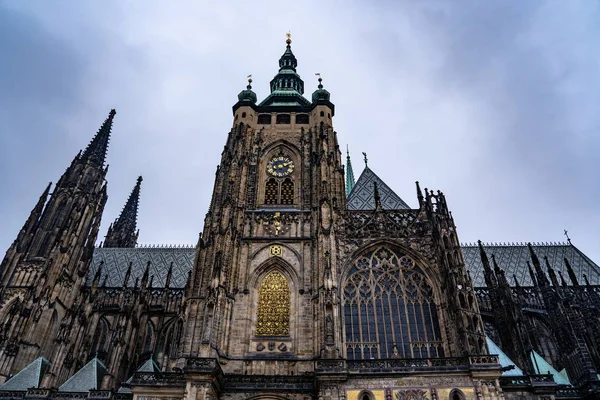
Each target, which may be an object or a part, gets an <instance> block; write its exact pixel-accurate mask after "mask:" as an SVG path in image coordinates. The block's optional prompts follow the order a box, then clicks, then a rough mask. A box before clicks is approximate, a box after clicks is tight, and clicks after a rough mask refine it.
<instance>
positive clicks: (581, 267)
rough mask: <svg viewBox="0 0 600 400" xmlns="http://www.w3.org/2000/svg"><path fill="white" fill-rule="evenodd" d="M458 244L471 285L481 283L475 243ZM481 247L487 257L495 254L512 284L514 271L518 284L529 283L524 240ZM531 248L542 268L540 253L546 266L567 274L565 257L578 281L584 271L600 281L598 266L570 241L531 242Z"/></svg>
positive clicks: (589, 276) (527, 259)
mask: <svg viewBox="0 0 600 400" xmlns="http://www.w3.org/2000/svg"><path fill="white" fill-rule="evenodd" d="M461 247H462V252H463V256H464V258H465V264H466V266H467V269H468V270H469V271H470V273H471V278H472V279H473V285H474V286H475V287H485V286H486V285H485V279H484V277H483V265H482V263H481V257H480V255H479V248H478V247H477V245H476V244H467V245H462V246H461ZM483 247H484V249H485V252H486V253H487V255H488V257H491V255H492V254H494V255H495V256H496V261H497V262H498V266H499V267H500V268H502V269H503V270H504V271H505V272H506V277H507V278H508V280H509V282H510V283H511V284H512V285H514V284H515V282H514V279H513V274H514V275H516V277H517V280H518V281H519V284H520V285H521V286H533V283H532V282H531V277H530V276H529V270H528V268H527V261H529V262H530V263H531V257H530V254H529V249H528V248H527V245H526V244H524V243H521V244H485V245H484V246H483ZM533 250H534V251H535V254H536V255H537V256H538V258H539V259H540V262H541V263H542V268H543V269H544V271H545V270H546V265H545V262H544V256H546V257H548V261H549V263H550V266H552V268H553V269H554V270H555V271H556V272H557V274H558V271H561V272H562V274H563V275H564V276H565V278H568V274H567V268H566V266H565V264H564V261H563V258H565V257H566V258H567V259H568V260H569V262H570V263H571V267H573V270H574V271H575V275H576V276H577V279H578V280H579V283H581V284H583V283H584V282H585V281H584V279H583V275H584V274H585V275H587V277H588V280H589V281H590V283H591V284H592V285H598V284H600V267H598V265H596V263H594V262H593V261H592V260H590V259H589V258H588V257H587V256H586V255H585V254H583V253H582V252H581V251H579V249H577V248H576V247H575V246H573V245H572V244H568V243H554V244H534V245H533ZM569 283H570V282H569Z"/></svg>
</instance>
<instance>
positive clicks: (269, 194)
mask: <svg viewBox="0 0 600 400" xmlns="http://www.w3.org/2000/svg"><path fill="white" fill-rule="evenodd" d="M278 203H279V184H278V183H277V181H276V180H275V179H274V178H271V179H269V180H268V181H267V185H266V186H265V204H278Z"/></svg>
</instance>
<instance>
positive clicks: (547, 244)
mask: <svg viewBox="0 0 600 400" xmlns="http://www.w3.org/2000/svg"><path fill="white" fill-rule="evenodd" d="M527 243H531V245H532V246H533V247H567V246H572V245H571V244H569V243H567V242H484V243H482V245H483V246H487V247H525V246H527ZM460 246H461V247H477V246H478V245H477V243H475V242H464V243H460Z"/></svg>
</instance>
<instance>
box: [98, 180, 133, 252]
mask: <svg viewBox="0 0 600 400" xmlns="http://www.w3.org/2000/svg"><path fill="white" fill-rule="evenodd" d="M142 180H143V179H142V177H141V176H140V177H138V179H137V183H136V184H135V187H134V188H133V190H132V191H131V194H130V195H129V199H128V200H127V203H126V204H125V207H123V211H121V215H119V218H117V219H116V220H115V222H114V223H113V224H111V226H110V227H109V228H108V233H107V234H106V239H105V240H104V246H103V247H135V246H136V244H137V238H138V235H139V230H137V212H138V203H139V201H140V187H141V184H142Z"/></svg>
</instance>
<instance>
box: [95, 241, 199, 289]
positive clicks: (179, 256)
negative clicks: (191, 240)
mask: <svg viewBox="0 0 600 400" xmlns="http://www.w3.org/2000/svg"><path fill="white" fill-rule="evenodd" d="M195 255H196V249H195V248H194V247H136V248H95V249H94V255H93V258H92V265H91V267H90V270H89V272H88V282H91V281H92V280H93V278H94V275H95V274H96V271H97V270H98V267H99V266H100V263H101V262H102V279H101V282H102V280H103V279H104V277H105V276H107V279H106V286H108V287H121V286H123V282H124V281H125V274H126V273H127V268H128V267H129V263H132V264H131V276H130V278H129V283H128V286H129V287H133V286H134V285H135V281H136V279H137V278H139V280H140V282H141V279H142V276H143V275H144V271H145V270H146V265H148V261H150V275H151V276H152V275H154V278H153V281H152V286H153V287H164V286H165V282H166V279H167V273H168V271H169V266H170V265H171V263H173V275H172V277H171V285H170V286H171V288H183V287H185V284H186V282H187V276H188V272H189V271H190V270H191V269H192V264H193V263H194V257H195Z"/></svg>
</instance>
